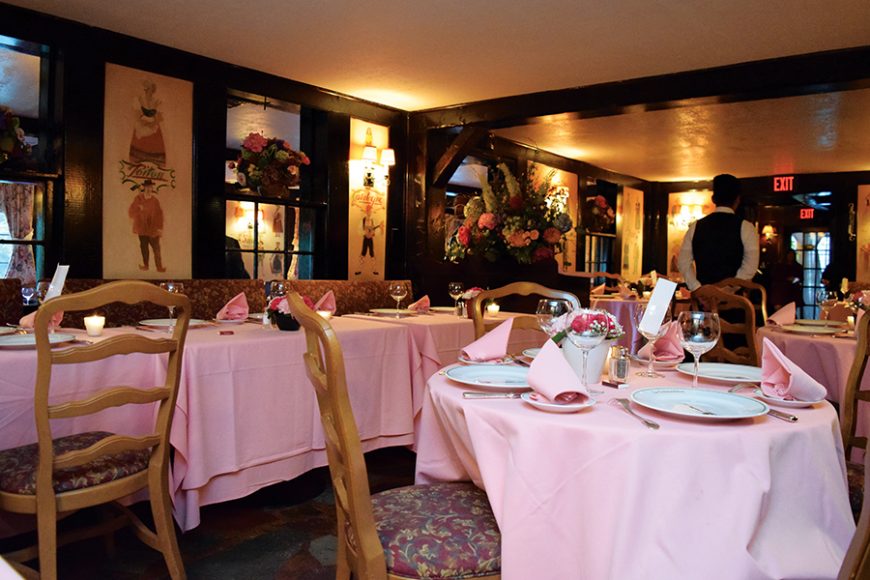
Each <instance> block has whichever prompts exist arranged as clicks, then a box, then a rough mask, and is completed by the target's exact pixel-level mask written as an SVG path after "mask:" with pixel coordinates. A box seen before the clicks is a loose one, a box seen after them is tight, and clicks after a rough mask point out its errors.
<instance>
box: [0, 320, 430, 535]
mask: <svg viewBox="0 0 870 580" xmlns="http://www.w3.org/2000/svg"><path fill="white" fill-rule="evenodd" d="M332 323H333V327H334V328H335V330H336V333H337V335H338V338H339V340H340V341H341V344H342V348H343V350H344V355H345V365H346V370H347V378H348V390H349V394H350V399H351V404H352V406H353V410H354V415H355V417H356V421H357V424H358V426H359V430H360V434H361V437H362V439H363V447H364V449H365V450H370V449H376V448H379V447H386V446H393V445H410V444H412V443H413V434H414V428H413V417H414V408H415V401H414V393H415V392H416V393H417V396H418V397H420V396H422V393H423V389H424V387H425V378H424V376H423V374H422V365H421V363H420V352H419V348H418V347H417V346H416V343H415V342H414V338H413V336H412V335H411V334H410V333H409V331H408V329H407V328H406V327H403V326H399V325H387V324H380V323H376V322H372V321H366V320H352V319H347V320H346V319H342V318H337V319H333V321H332ZM220 330H223V328H221V329H218V328H215V327H208V328H204V329H194V330H191V331H190V333H189V334H188V339H187V344H186V347H185V354H184V363H183V367H182V378H181V387H180V390H179V396H178V402H177V408H176V413H175V418H174V421H173V425H172V434H171V442H172V445H173V447H174V449H175V454H174V461H173V465H172V479H173V489H174V496H173V501H174V504H175V516H176V519H177V521H178V523H179V525H180V526H181V528H182V529H183V530H189V529H191V528H193V527H195V526H196V525H198V524H199V507H200V506H202V505H206V504H210V503H217V502H221V501H226V500H230V499H235V498H238V497H242V496H245V495H248V494H250V493H252V492H254V491H256V490H257V489H260V488H261V487H264V486H266V485H269V484H272V483H276V482H278V481H284V480H288V479H292V478H294V477H297V476H299V475H301V474H302V473H304V472H306V471H308V470H310V469H312V468H314V467H319V466H323V465H326V463H327V461H326V452H325V448H324V444H323V434H322V428H321V425H320V418H319V413H318V411H317V403H316V399H315V396H314V390H313V388H312V387H311V385H310V383H309V382H308V379H307V377H306V375H305V370H304V367H303V363H302V352H303V350H304V348H305V346H304V335H303V333H302V332H279V331H274V330H273V331H270V330H265V329H263V328H262V327H260V326H257V325H252V324H241V325H238V326H233V327H232V330H233V332H234V334H233V335H229V336H222V335H220V334H219V331H220ZM113 332H120V331H113V330H109V331H107V334H111V333H113ZM0 366H2V368H3V369H4V373H3V377H2V378H0V432H2V434H3V439H2V442H0V448H6V447H13V446H16V445H21V444H24V443H30V442H33V441H35V440H36V435H35V429H34V427H33V415H32V401H33V384H34V373H35V368H36V354H35V352H34V351H3V352H0ZM154 366H160V365H159V364H157V365H154ZM70 369H71V370H70V372H68V373H65V374H58V375H57V377H56V381H57V382H56V383H55V385H57V387H58V389H59V390H60V391H69V390H74V389H78V388H80V386H81V385H87V384H88V383H89V382H91V381H92V377H95V376H96V375H97V374H99V375H100V377H101V380H102V377H104V376H107V375H108V376H113V377H125V379H124V380H120V382H121V383H124V381H125V380H126V381H127V382H128V383H129V382H130V381H131V380H134V379H131V377H135V381H136V382H137V383H141V384H143V385H147V384H155V377H156V376H157V375H159V374H160V373H161V371H162V369H159V368H153V366H149V367H142V366H141V362H137V360H136V359H135V358H128V357H125V358H122V359H120V360H118V361H103V362H100V363H94V364H91V365H76V366H75V367H70ZM72 369H75V370H72ZM131 369H132V370H133V372H131ZM116 380H118V379H116ZM416 406H417V407H419V406H420V403H419V400H418V402H417V405H416ZM129 407H130V408H129V409H128V408H127V407H121V408H119V409H116V410H112V411H110V412H109V413H110V414H111V416H110V417H108V418H107V421H108V425H107V428H109V429H116V430H119V431H122V432H137V431H141V430H143V429H144V426H145V425H147V422H148V421H149V420H150V417H151V416H152V415H153V413H149V412H143V411H142V410H141V409H137V408H136V407H133V406H129ZM87 421H93V419H92V418H91V419H87V418H86V419H85V426H86V428H87V427H89V425H88V424H87ZM101 425H105V424H104V423H101ZM69 432H72V427H71V426H70V425H61V426H59V427H58V431H57V433H58V434H64V433H69Z"/></svg>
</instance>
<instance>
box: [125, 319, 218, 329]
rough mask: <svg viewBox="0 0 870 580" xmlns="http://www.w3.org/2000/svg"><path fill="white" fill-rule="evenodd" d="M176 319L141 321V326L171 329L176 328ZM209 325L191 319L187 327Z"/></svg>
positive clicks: (202, 321)
mask: <svg viewBox="0 0 870 580" xmlns="http://www.w3.org/2000/svg"><path fill="white" fill-rule="evenodd" d="M176 320H177V319H175V318H148V319H147V320H140V321H139V326H150V327H151V328H169V327H170V326H175V323H176ZM208 325H209V323H208V322H207V321H205V320H202V319H201V318H191V319H190V323H189V324H188V325H187V327H188V328H199V327H201V326H208Z"/></svg>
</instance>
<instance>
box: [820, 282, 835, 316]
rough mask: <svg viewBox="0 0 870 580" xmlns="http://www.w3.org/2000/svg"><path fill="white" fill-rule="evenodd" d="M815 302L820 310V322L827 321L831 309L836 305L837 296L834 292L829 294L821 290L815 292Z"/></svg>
mask: <svg viewBox="0 0 870 580" xmlns="http://www.w3.org/2000/svg"><path fill="white" fill-rule="evenodd" d="M816 300H817V301H818V303H819V308H821V310H822V313H821V320H827V319H828V316H829V313H830V312H831V309H832V308H833V307H834V306H836V305H837V301H838V300H839V296H838V295H837V293H836V292H829V291H828V290H825V289H824V288H822V289H821V290H819V291H818V292H816Z"/></svg>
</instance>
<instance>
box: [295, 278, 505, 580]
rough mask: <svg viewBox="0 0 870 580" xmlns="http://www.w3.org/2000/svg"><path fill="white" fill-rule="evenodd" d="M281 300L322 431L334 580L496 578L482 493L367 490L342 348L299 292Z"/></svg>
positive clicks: (447, 488) (469, 489)
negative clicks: (294, 323)
mask: <svg viewBox="0 0 870 580" xmlns="http://www.w3.org/2000/svg"><path fill="white" fill-rule="evenodd" d="M288 301H289V303H290V311H291V312H292V313H293V316H294V317H296V319H297V320H298V321H299V322H300V324H301V325H302V327H303V329H304V330H305V340H306V345H307V349H306V353H305V355H304V358H305V370H306V372H307V374H308V377H309V379H310V380H311V383H312V385H314V390H315V391H316V393H317V404H318V406H319V408H320V419H321V422H322V423H323V431H324V433H325V441H326V454H327V458H328V461H329V473H330V476H331V478H332V487H333V492H334V494H335V508H336V514H337V519H338V555H337V565H336V574H335V576H336V578H342V579H347V578H349V577H350V574H351V573H353V576H354V578H356V579H357V580H374V579H387V578H390V579H397V580H398V579H407V578H431V579H433V580H434V579H439V578H440V579H448V578H457V579H458V578H486V579H495V578H499V577H500V569H501V535H500V533H499V531H498V527H497V525H496V523H495V518H494V517H493V515H492V510H491V509H490V506H489V501H488V500H487V497H486V493H484V492H483V491H482V490H480V489H478V488H477V487H475V486H474V485H473V484H471V483H439V484H433V485H412V486H408V487H401V488H397V489H391V490H388V491H384V492H381V493H378V494H375V495H371V493H370V491H369V483H368V474H367V472H366V464H365V459H364V457H363V453H362V446H361V443H360V437H359V432H358V430H357V426H356V421H355V420H354V417H353V411H352V409H351V406H350V399H349V398H348V394H347V382H346V381H347V379H346V377H345V370H344V356H343V354H342V351H341V345H340V344H339V342H338V339H337V337H336V335H335V332H334V331H333V330H332V327H331V326H330V324H329V322H327V321H326V320H324V319H323V318H321V317H320V316H319V315H317V314H316V313H315V312H313V311H312V310H311V309H310V308H308V307H307V306H305V303H304V302H303V301H302V299H301V298H300V296H299V294H297V293H295V292H294V293H292V294H290V296H289V297H288Z"/></svg>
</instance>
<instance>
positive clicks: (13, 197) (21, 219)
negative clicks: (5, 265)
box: [0, 183, 37, 285]
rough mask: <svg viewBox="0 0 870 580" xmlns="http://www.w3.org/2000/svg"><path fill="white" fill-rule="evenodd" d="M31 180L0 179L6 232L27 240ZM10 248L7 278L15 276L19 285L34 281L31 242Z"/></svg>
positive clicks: (30, 222)
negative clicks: (7, 225) (9, 180)
mask: <svg viewBox="0 0 870 580" xmlns="http://www.w3.org/2000/svg"><path fill="white" fill-rule="evenodd" d="M36 187H37V186H36V185H35V184H33V183H0V207H2V208H3V212H4V213H5V214H6V221H7V222H8V223H9V233H11V234H12V239H14V240H29V239H30V238H31V237H32V236H33V196H34V192H35V191H36ZM14 248H15V249H14V250H13V251H12V260H11V261H10V262H9V270H8V271H7V272H6V277H7V278H19V279H20V280H21V284H22V285H27V284H35V283H36V262H35V261H34V259H33V246H30V245H27V244H17V245H15V246H14Z"/></svg>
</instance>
